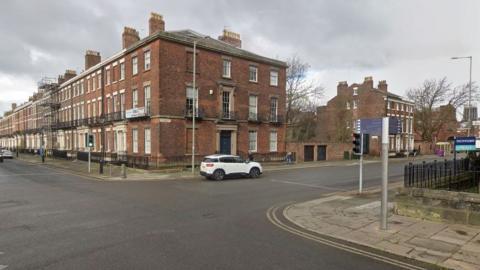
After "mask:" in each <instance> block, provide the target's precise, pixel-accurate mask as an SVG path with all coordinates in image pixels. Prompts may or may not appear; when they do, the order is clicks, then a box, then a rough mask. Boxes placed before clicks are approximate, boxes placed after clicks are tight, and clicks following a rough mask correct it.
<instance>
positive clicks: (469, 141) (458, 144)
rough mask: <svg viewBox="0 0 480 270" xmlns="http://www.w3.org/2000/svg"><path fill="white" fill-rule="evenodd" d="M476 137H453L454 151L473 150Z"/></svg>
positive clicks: (475, 148)
mask: <svg viewBox="0 0 480 270" xmlns="http://www.w3.org/2000/svg"><path fill="white" fill-rule="evenodd" d="M476 142H477V139H476V138H475V137H474V136H470V137H455V151H475V150H477V147H476Z"/></svg>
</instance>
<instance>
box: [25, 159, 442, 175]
mask: <svg viewBox="0 0 480 270" xmlns="http://www.w3.org/2000/svg"><path fill="white" fill-rule="evenodd" d="M18 159H20V160H23V161H26V162H30V163H34V164H41V165H45V166H50V167H52V168H56V169H62V170H66V171H68V172H70V173H73V174H76V175H81V176H85V177H89V178H93V179H97V180H106V181H115V180H122V181H149V180H150V181H155V180H156V181H158V180H172V179H192V178H199V172H198V168H197V169H196V170H195V173H194V174H192V172H191V170H190V169H186V168H171V169H163V170H143V169H138V168H128V167H127V168H126V176H127V177H126V178H123V177H122V172H121V167H120V166H116V165H111V164H106V165H105V166H104V173H103V174H100V173H99V164H98V163H95V162H92V163H91V168H90V172H88V162H85V161H80V160H64V159H52V158H46V159H45V163H42V162H41V159H40V157H39V156H38V155H32V154H19V157H18ZM432 159H438V157H437V156H434V155H425V156H419V157H416V158H415V159H414V158H412V157H409V158H396V159H391V160H390V162H392V163H405V162H419V161H422V160H432ZM380 162H381V160H380V159H378V158H370V159H365V160H364V164H371V163H380ZM262 165H263V168H264V171H281V170H290V169H306V168H319V167H332V166H358V160H333V161H317V162H305V163H294V164H286V163H285V162H274V163H264V164H262Z"/></svg>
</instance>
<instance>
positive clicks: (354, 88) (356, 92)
mask: <svg viewBox="0 0 480 270" xmlns="http://www.w3.org/2000/svg"><path fill="white" fill-rule="evenodd" d="M353 95H354V96H358V87H353Z"/></svg>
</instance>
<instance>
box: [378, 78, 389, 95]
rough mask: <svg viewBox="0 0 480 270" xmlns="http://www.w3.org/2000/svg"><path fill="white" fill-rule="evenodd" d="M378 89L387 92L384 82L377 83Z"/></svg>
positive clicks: (385, 82) (386, 85)
mask: <svg viewBox="0 0 480 270" xmlns="http://www.w3.org/2000/svg"><path fill="white" fill-rule="evenodd" d="M378 89H379V90H382V91H385V92H387V89H388V84H387V81H386V80H381V81H379V82H378Z"/></svg>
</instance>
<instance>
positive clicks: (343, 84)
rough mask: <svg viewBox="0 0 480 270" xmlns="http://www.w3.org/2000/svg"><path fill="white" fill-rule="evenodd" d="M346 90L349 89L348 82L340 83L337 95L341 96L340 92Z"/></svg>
mask: <svg viewBox="0 0 480 270" xmlns="http://www.w3.org/2000/svg"><path fill="white" fill-rule="evenodd" d="M345 89H348V83H347V81H341V82H338V85H337V95H338V94H340V92H341V91H342V90H345Z"/></svg>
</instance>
